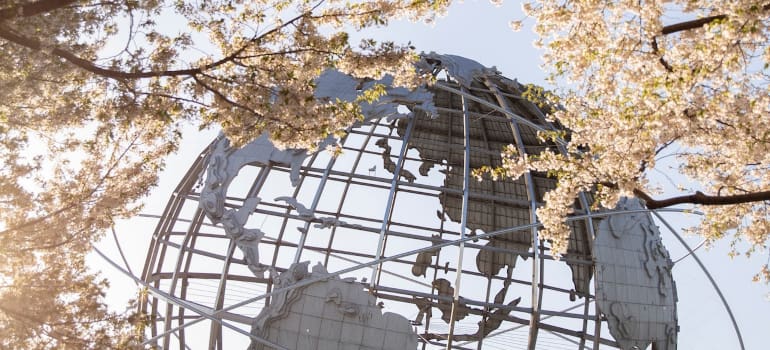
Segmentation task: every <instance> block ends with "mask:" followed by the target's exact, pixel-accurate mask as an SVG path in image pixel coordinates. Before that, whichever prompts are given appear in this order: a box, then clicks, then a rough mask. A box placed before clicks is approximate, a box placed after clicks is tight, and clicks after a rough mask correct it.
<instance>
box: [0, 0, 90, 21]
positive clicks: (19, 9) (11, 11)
mask: <svg viewBox="0 0 770 350" xmlns="http://www.w3.org/2000/svg"><path fill="white" fill-rule="evenodd" d="M76 1H77V0H40V1H37V2H32V3H29V4H24V5H16V6H11V7H7V8H4V9H0V20H3V19H11V18H18V17H32V16H36V15H39V14H41V13H45V12H50V11H53V10H56V9H60V8H62V7H65V6H68V5H70V4H72V3H74V2H76Z"/></svg>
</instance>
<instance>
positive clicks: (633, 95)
mask: <svg viewBox="0 0 770 350" xmlns="http://www.w3.org/2000/svg"><path fill="white" fill-rule="evenodd" d="M523 9H524V12H525V13H526V14H527V15H528V16H530V17H531V18H532V19H534V30H535V32H536V33H537V34H538V37H539V39H538V40H537V42H536V45H537V46H539V47H541V48H542V49H543V50H544V62H543V67H544V69H545V70H546V71H547V72H548V73H549V77H550V79H551V80H552V82H557V83H558V84H561V88H559V89H557V90H555V91H554V92H553V94H552V95H551V96H550V97H551V99H550V103H552V104H554V105H553V106H552V107H554V108H553V111H554V112H553V113H552V114H551V115H550V117H551V118H553V119H554V120H558V122H560V123H561V124H562V125H564V126H565V127H566V128H567V129H568V130H569V133H568V134H559V133H554V134H549V135H543V137H545V138H550V139H558V138H562V139H566V140H567V142H565V144H564V146H565V148H566V151H567V153H566V154H560V153H559V152H558V151H555V150H549V151H545V152H543V153H541V154H539V155H537V156H534V157H533V156H530V157H529V158H526V157H521V156H519V155H518V154H516V152H515V149H509V150H508V151H506V154H507V161H506V163H505V164H504V166H503V167H502V168H500V169H497V171H498V173H497V174H498V175H500V174H505V175H508V176H519V175H520V174H521V173H522V172H524V171H526V170H536V171H543V172H549V173H551V174H553V175H554V176H555V177H557V178H558V187H557V188H556V189H555V190H553V191H551V192H550V193H548V194H547V195H546V196H545V201H546V204H545V206H544V207H543V208H540V209H539V210H538V217H539V218H540V220H541V221H542V223H543V224H544V226H545V228H544V230H543V231H542V234H543V236H544V237H545V238H548V239H551V240H552V241H553V246H554V248H555V250H556V251H563V250H564V248H565V247H566V238H567V230H568V228H567V226H566V225H565V223H564V217H565V216H566V215H568V214H569V213H570V212H571V210H572V206H573V203H574V200H575V198H576V196H577V195H578V193H579V192H581V191H596V192H595V193H596V195H597V199H598V203H600V205H601V206H603V207H606V208H612V207H613V206H614V205H615V203H616V202H617V200H618V198H619V196H630V195H635V196H637V197H639V198H641V199H643V200H645V201H646V205H647V207H649V208H651V209H655V208H661V207H668V206H674V205H683V204H691V205H692V206H694V208H695V209H697V210H699V211H702V212H703V213H704V214H705V215H704V216H703V219H702V221H701V222H700V224H699V226H697V227H696V228H695V229H694V231H695V232H696V233H698V234H700V235H702V236H703V237H705V238H706V239H708V240H710V241H712V240H716V239H719V238H722V237H723V236H725V235H732V237H734V238H735V239H736V240H743V241H745V242H747V243H748V244H749V245H750V248H749V249H748V252H747V253H751V252H752V251H755V250H757V249H760V250H766V249H767V244H768V239H769V238H770V212H769V210H770V208H769V207H768V203H769V202H768V201H769V200H770V175H769V173H768V170H770V93H769V92H770V91H769V90H768V88H769V87H770V85H768V82H770V80H769V78H770V70H768V67H770V45H768V44H769V42H768V40H770V33H769V29H770V4H768V3H765V2H761V1H749V0H708V1H706V0H686V1H685V0H670V1H647V0H642V1H639V0H633V1H630V0H613V1H610V0H606V1H605V0H600V1H596V0H537V1H529V2H526V3H524V4H523ZM518 26H519V23H518V22H514V23H513V24H512V27H513V28H516V27H518ZM541 97H542V96H541ZM661 156H667V157H670V156H675V157H676V158H677V159H678V163H679V164H680V166H679V169H678V170H679V172H680V173H681V174H684V175H686V176H687V177H689V179H690V180H692V181H694V182H693V183H695V184H696V185H695V186H693V187H695V188H696V189H697V190H688V189H686V188H682V189H681V191H682V192H681V193H678V194H674V195H673V196H672V197H663V196H661V195H660V193H659V192H658V189H656V188H655V187H654V186H653V185H651V184H650V181H649V176H650V173H651V172H652V171H654V170H655V169H656V164H657V162H658V161H659V160H660V157H661ZM760 277H764V279H765V280H766V281H767V280H768V279H770V271H768V268H767V265H765V266H764V268H763V270H762V271H761V272H760V274H758V277H757V278H760Z"/></svg>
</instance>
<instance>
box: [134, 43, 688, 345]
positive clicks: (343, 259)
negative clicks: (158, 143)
mask: <svg viewBox="0 0 770 350" xmlns="http://www.w3.org/2000/svg"><path fill="white" fill-rule="evenodd" d="M418 69H422V70H423V71H425V72H432V73H433V74H435V75H436V76H437V79H438V80H437V82H436V83H435V84H434V85H432V86H428V87H423V88H419V89H417V90H414V91H409V90H406V89H403V88H396V87H392V86H391V80H390V79H387V78H386V79H383V80H380V81H359V80H357V79H354V78H352V77H349V76H347V75H344V74H342V73H339V72H336V71H331V70H330V71H327V72H324V73H323V74H322V75H321V77H320V78H319V79H318V81H317V92H316V97H317V98H318V99H321V100H324V99H330V100H333V99H337V98H339V99H341V100H345V101H353V99H354V98H355V96H357V94H358V93H359V92H360V90H361V89H365V88H367V87H369V86H372V85H373V84H377V83H379V84H383V85H384V86H385V87H386V90H387V92H388V94H387V95H386V96H384V97H382V98H381V99H380V100H379V101H378V102H376V103H373V104H366V105H363V106H362V112H363V114H364V116H365V119H364V120H363V121H361V122H360V123H357V124H356V125H353V126H351V127H350V129H349V130H348V133H347V136H346V137H345V138H343V139H342V140H340V142H341V145H342V153H341V154H339V155H332V154H330V153H328V152H324V151H323V149H324V148H325V146H327V145H329V144H331V143H333V142H335V140H333V139H327V140H323V141H320V143H319V147H318V148H319V149H321V151H319V152H315V153H311V152H308V151H306V150H301V149H287V150H281V149H278V148H276V147H274V146H273V144H272V143H271V142H270V140H269V139H268V138H267V137H266V136H263V137H260V138H259V139H257V140H255V141H254V142H252V143H250V144H248V145H246V146H244V147H242V148H240V149H234V148H232V147H230V146H229V143H228V141H227V140H226V139H224V138H222V137H220V138H218V139H217V140H215V141H214V142H213V143H212V144H211V145H210V146H209V147H208V148H207V149H206V150H205V151H204V152H203V154H202V155H201V157H199V159H197V160H196V162H195V163H194V164H193V166H192V167H191V169H190V170H189V172H188V174H187V175H186V177H185V178H184V179H183V180H182V182H181V183H180V185H179V187H178V188H177V190H176V191H175V194H174V196H173V197H172V198H171V200H170V201H169V204H168V206H167V209H166V211H165V214H164V215H163V218H162V219H161V221H160V223H159V225H158V228H157V230H156V232H155V235H154V239H153V242H152V244H151V246H150V251H149V253H148V258H147V263H146V266H145V269H144V271H143V275H142V279H143V280H144V281H145V282H147V283H149V285H151V286H153V288H155V289H157V290H159V291H163V292H164V293H165V294H163V297H158V295H160V294H156V295H155V297H152V298H150V299H149V300H148V301H147V303H146V304H144V305H143V311H144V312H146V313H148V314H149V315H150V317H151V318H152V319H153V320H154V322H153V323H151V325H150V331H149V333H150V336H151V337H152V339H153V340H152V341H153V342H156V344H157V345H158V346H161V347H162V348H164V349H168V348H170V347H174V348H176V347H179V348H185V347H189V348H199V347H201V348H205V347H208V348H210V349H223V348H227V349H233V348H239V347H240V348H247V347H248V348H251V349H262V348H287V349H348V348H356V349H358V348H361V349H414V348H416V347H417V346H418V344H419V346H420V347H421V348H423V349H425V348H435V347H442V348H444V347H448V346H452V347H460V348H485V349H486V348H504V349H510V348H529V349H534V348H538V347H540V348H577V349H584V348H589V349H598V348H624V349H627V348H632V347H634V346H638V347H645V346H647V344H654V346H655V347H656V349H675V348H676V332H677V331H678V326H677V322H676V320H677V318H676V289H675V286H674V283H673V279H672V277H671V260H670V259H669V258H668V253H667V252H666V250H665V248H664V247H663V246H662V243H661V241H660V236H659V234H658V233H657V229H656V228H655V227H654V225H653V224H652V221H651V219H650V218H649V217H648V214H647V213H641V212H637V213H636V214H633V215H630V214H629V215H630V216H629V215H626V216H617V217H613V216H610V219H602V218H592V217H591V216H590V215H587V214H591V212H590V208H591V204H592V203H591V201H592V199H591V196H590V195H589V194H585V195H582V196H581V198H580V200H579V201H577V202H576V203H575V214H576V215H582V216H580V217H579V218H578V217H576V218H574V219H571V220H570V225H571V228H572V234H571V236H570V239H569V245H568V250H567V253H566V254H565V255H564V256H563V257H561V259H560V260H559V259H554V258H553V257H552V255H551V253H550V250H549V243H548V242H544V241H541V240H539V239H538V235H537V230H538V226H537V217H536V216H535V209H536V208H537V207H538V206H539V205H541V204H542V202H543V194H544V193H545V192H547V191H548V190H549V189H551V188H553V187H554V185H555V181H554V179H552V178H550V177H549V176H547V175H546V174H538V173H528V174H525V175H524V176H522V177H520V178H518V179H499V180H497V181H491V180H485V181H475V180H472V179H471V178H470V170H471V169H475V168H478V167H481V166H484V165H488V166H499V165H500V164H501V161H502V160H501V155H500V153H501V150H502V149H503V147H506V146H508V145H513V147H516V148H517V149H518V150H519V151H520V152H521V153H527V154H529V155H536V154H538V153H539V152H542V151H543V150H545V149H551V150H552V151H554V152H562V151H563V148H562V145H560V144H558V143H554V142H550V141H548V142H544V141H542V140H541V139H540V138H538V132H539V131H549V130H551V131H553V130H559V126H558V125H555V124H554V123H553V122H551V121H549V120H548V119H547V118H546V116H545V114H544V111H541V109H539V108H538V107H537V106H536V105H535V104H534V103H532V102H530V101H528V100H527V99H525V98H523V97H522V93H523V91H525V90H526V89H527V87H526V86H524V85H522V84H519V83H518V82H516V81H515V80H510V79H507V78H504V77H502V76H501V75H499V73H498V72H497V71H496V70H495V69H494V68H492V69H490V68H486V67H484V66H482V65H480V64H479V63H476V62H475V61H472V60H469V59H465V58H462V57H457V56H452V55H439V54H434V53H431V54H426V55H423V57H422V60H421V62H420V64H419V66H418ZM623 203H625V204H624V205H626V204H627V206H630V205H632V204H633V205H637V206H638V205H640V204H639V203H638V202H634V200H628V201H626V202H623ZM621 209H622V208H621ZM629 218H630V219H629ZM637 258H638V259H637ZM309 266H314V267H313V268H312V269H311V271H309ZM594 272H596V276H595V277H596V278H594ZM201 317H202V318H201ZM200 320H205V322H199V321H200Z"/></svg>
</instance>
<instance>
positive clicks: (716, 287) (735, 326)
mask: <svg viewBox="0 0 770 350" xmlns="http://www.w3.org/2000/svg"><path fill="white" fill-rule="evenodd" d="M652 213H653V214H654V215H655V217H657V218H658V220H660V222H662V223H663V225H665V226H666V228H667V229H668V230H669V231H670V232H671V233H672V234H673V235H674V237H676V239H677V240H679V243H681V244H682V246H684V247H685V248H686V249H687V251H688V252H689V253H690V255H692V257H693V259H695V262H696V263H698V266H700V269H701V270H702V271H703V273H704V274H705V275H706V277H708V279H709V282H711V286H713V287H714V290H715V291H716V292H717V294H718V295H719V299H721V300H722V305H724V306H725V310H726V311H727V314H728V315H729V316H730V321H731V322H732V323H733V329H735V335H737V336H738V343H740V345H741V350H745V349H746V347H745V346H744V345H743V336H741V330H740V329H739V328H738V322H736V321H735V316H734V315H733V310H732V309H731V308H730V304H728V303H727V299H725V296H724V295H723V294H722V290H721V289H719V285H717V282H716V281H714V278H713V277H711V273H710V272H709V271H708V269H706V266H705V265H703V262H702V261H701V260H700V258H698V255H696V254H695V251H693V250H692V249H691V248H690V246H689V245H687V242H685V241H684V239H682V236H680V235H679V233H677V232H676V231H675V230H674V228H673V227H671V225H670V224H669V223H668V221H666V219H664V218H663V217H662V216H661V215H660V214H658V213H657V211H655V210H652Z"/></svg>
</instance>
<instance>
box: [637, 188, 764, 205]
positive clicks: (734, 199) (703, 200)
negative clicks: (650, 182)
mask: <svg viewBox="0 0 770 350" xmlns="http://www.w3.org/2000/svg"><path fill="white" fill-rule="evenodd" d="M634 195H636V196H637V197H639V198H640V199H643V200H644V201H645V202H646V203H645V204H646V206H647V208H649V209H658V208H666V207H670V206H674V205H677V204H700V205H730V204H743V203H751V202H759V201H766V200H770V191H760V192H751V193H745V194H736V195H729V196H720V195H716V196H712V195H707V194H705V193H703V192H701V191H696V192H695V193H694V194H691V195H686V196H678V197H671V198H666V199H654V198H652V197H651V196H650V195H649V194H647V193H646V192H644V191H642V190H639V189H635V190H634Z"/></svg>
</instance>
